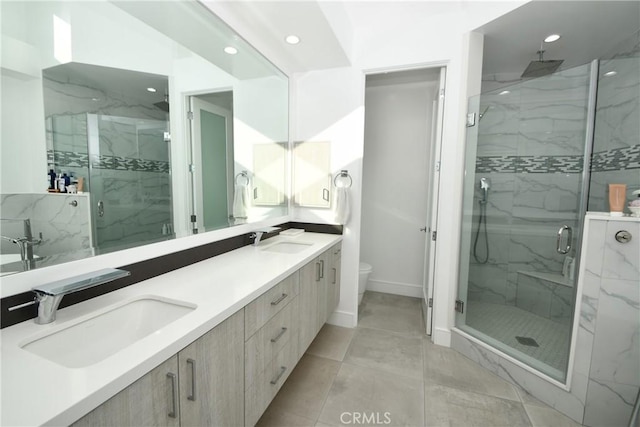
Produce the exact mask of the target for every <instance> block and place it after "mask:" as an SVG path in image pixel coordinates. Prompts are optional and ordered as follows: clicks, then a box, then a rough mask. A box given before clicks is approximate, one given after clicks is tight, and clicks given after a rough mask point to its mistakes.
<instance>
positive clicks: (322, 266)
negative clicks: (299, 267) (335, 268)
mask: <svg viewBox="0 0 640 427" xmlns="http://www.w3.org/2000/svg"><path fill="white" fill-rule="evenodd" d="M330 254H331V251H330V250H329V251H325V252H324V253H322V254H321V255H320V256H319V257H318V260H317V262H318V263H319V266H318V270H319V274H318V276H316V285H317V287H318V319H317V321H316V322H317V323H316V333H317V332H319V331H320V329H321V328H322V325H324V324H325V322H326V321H327V319H328V318H329V313H327V292H328V284H329V282H330V280H331V277H330V276H331V274H330V273H331V271H330V270H331V265H330V263H331V257H330Z"/></svg>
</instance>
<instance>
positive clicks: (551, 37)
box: [544, 34, 560, 43]
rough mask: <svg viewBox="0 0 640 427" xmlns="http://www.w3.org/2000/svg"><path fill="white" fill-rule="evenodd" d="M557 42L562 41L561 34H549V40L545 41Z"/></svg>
mask: <svg viewBox="0 0 640 427" xmlns="http://www.w3.org/2000/svg"><path fill="white" fill-rule="evenodd" d="M556 40H560V34H549V35H548V36H547V38H545V39H544V41H545V43H552V42H554V41H556Z"/></svg>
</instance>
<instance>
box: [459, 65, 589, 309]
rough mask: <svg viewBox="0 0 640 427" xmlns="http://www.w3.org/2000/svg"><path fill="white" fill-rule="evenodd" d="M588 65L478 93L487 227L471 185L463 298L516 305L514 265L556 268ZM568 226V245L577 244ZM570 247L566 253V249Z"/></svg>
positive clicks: (573, 186) (573, 209) (573, 179)
mask: <svg viewBox="0 0 640 427" xmlns="http://www.w3.org/2000/svg"><path fill="white" fill-rule="evenodd" d="M588 79H589V66H583V67H577V68H573V69H571V70H566V71H563V72H561V73H557V74H554V75H552V76H548V77H545V78H540V79H534V80H529V81H526V82H524V83H522V84H519V85H517V86H514V87H511V88H508V89H509V93H508V94H504V95H500V94H498V93H495V94H487V95H484V94H483V95H482V99H481V106H480V112H481V113H483V114H482V118H481V120H480V122H479V133H478V148H477V158H476V170H475V173H476V175H475V176H476V180H477V181H479V179H480V178H481V177H486V178H489V179H490V181H491V189H490V191H489V200H488V203H487V205H486V221H487V233H486V234H485V233H484V232H483V231H484V230H482V229H481V232H480V234H479V236H478V244H477V246H476V255H479V256H478V258H480V260H484V258H485V257H486V243H485V240H484V239H485V238H486V236H488V246H489V259H488V261H487V262H486V263H481V262H478V261H477V260H476V259H475V258H474V256H473V255H474V242H475V236H476V234H477V230H478V222H479V221H480V213H481V206H480V204H479V203H477V201H478V200H480V199H481V198H482V193H481V192H480V189H479V186H476V195H475V199H474V207H473V209H474V215H473V222H474V224H473V227H472V229H473V233H474V234H473V237H472V245H471V252H472V253H471V265H470V267H469V269H470V277H471V279H470V281H469V300H477V301H483V302H495V303H502V304H511V305H515V304H516V289H517V278H518V271H523V270H524V271H532V270H533V271H541V272H556V273H560V272H561V271H562V264H563V262H564V256H563V255H560V254H558V253H557V252H556V238H557V232H558V230H559V228H560V227H561V226H562V225H565V224H566V225H569V226H570V227H572V228H574V230H575V229H576V227H577V226H578V215H577V211H578V206H579V194H580V183H581V173H582V170H583V164H584V161H583V160H584V159H583V155H582V152H583V147H584V135H585V129H586V114H587V95H588V93H587V91H588ZM577 234H578V233H574V241H573V246H574V248H575V245H576V243H577ZM573 254H574V253H571V254H570V255H573Z"/></svg>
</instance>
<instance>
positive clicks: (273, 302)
mask: <svg viewBox="0 0 640 427" xmlns="http://www.w3.org/2000/svg"><path fill="white" fill-rule="evenodd" d="M288 296H289V295H287V294H282V295H281V296H280V298H278V299H277V300H275V301H271V305H278V304H280V303H281V302H282V301H284V299H285V298H286V297H288Z"/></svg>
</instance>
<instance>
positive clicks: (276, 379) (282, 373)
mask: <svg viewBox="0 0 640 427" xmlns="http://www.w3.org/2000/svg"><path fill="white" fill-rule="evenodd" d="M285 372H287V367H286V366H281V367H280V373H279V374H278V376H277V377H275V378H274V379H272V380H271V385H276V383H277V382H278V381H280V378H282V376H283V375H284V373H285Z"/></svg>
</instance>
